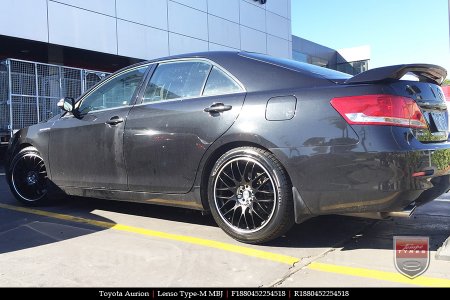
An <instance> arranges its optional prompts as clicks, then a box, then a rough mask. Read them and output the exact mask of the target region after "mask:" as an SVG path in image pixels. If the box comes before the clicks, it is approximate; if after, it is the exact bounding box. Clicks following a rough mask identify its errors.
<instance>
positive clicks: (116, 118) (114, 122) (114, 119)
mask: <svg viewBox="0 0 450 300" xmlns="http://www.w3.org/2000/svg"><path fill="white" fill-rule="evenodd" d="M123 121H124V120H123V118H121V117H119V116H114V117H112V118H111V119H109V121H106V122H105V123H106V124H108V125H111V126H116V125H117V124H120V123H123Z"/></svg>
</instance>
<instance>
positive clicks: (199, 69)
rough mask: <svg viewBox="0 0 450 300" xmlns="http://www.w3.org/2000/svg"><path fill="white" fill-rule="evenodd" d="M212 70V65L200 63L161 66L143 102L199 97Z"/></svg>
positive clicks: (188, 62)
mask: <svg viewBox="0 0 450 300" xmlns="http://www.w3.org/2000/svg"><path fill="white" fill-rule="evenodd" d="M210 70H211V65H210V64H208V63H205V62H199V61H180V62H170V63H163V64H160V65H158V67H157V68H156V70H155V72H154V74H153V76H152V78H151V79H150V82H149V83H148V85H147V88H146V89H145V93H144V101H143V102H144V103H148V102H155V101H164V100H173V99H178V98H190V97H198V96H200V95H201V93H202V88H203V86H204V84H205V81H206V77H207V76H208V74H209V72H210Z"/></svg>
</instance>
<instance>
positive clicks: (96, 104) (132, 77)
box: [78, 66, 147, 114]
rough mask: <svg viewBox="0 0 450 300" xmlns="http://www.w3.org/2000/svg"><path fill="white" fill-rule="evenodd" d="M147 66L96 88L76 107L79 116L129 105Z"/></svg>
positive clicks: (124, 73)
mask: <svg viewBox="0 0 450 300" xmlns="http://www.w3.org/2000/svg"><path fill="white" fill-rule="evenodd" d="M146 70H147V66H143V67H139V68H136V69H132V70H128V71H125V72H123V73H121V74H119V75H118V76H116V77H114V78H112V79H110V80H108V81H107V82H105V83H104V84H102V85H100V86H99V87H97V88H96V89H95V90H94V91H93V92H91V93H90V94H89V95H88V96H87V97H86V98H84V99H83V100H82V102H81V104H80V106H79V107H78V111H79V113H80V114H86V113H88V112H90V111H96V110H102V109H110V108H116V107H122V106H127V105H130V103H131V101H132V100H133V99H132V98H133V95H134V92H135V91H136V89H137V87H138V86H139V84H140V83H141V81H142V80H143V78H144V75H145V71H146Z"/></svg>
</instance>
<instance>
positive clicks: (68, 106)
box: [57, 97, 75, 112]
mask: <svg viewBox="0 0 450 300" xmlns="http://www.w3.org/2000/svg"><path fill="white" fill-rule="evenodd" d="M57 105H58V107H59V108H60V109H62V110H63V111H66V112H72V111H73V109H74V107H75V99H73V98H70V97H65V98H62V99H61V100H59V101H58V104H57Z"/></svg>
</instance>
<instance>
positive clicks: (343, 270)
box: [0, 203, 450, 287]
mask: <svg viewBox="0 0 450 300" xmlns="http://www.w3.org/2000/svg"><path fill="white" fill-rule="evenodd" d="M0 208H4V209H8V210H13V211H18V212H24V213H29V214H34V215H39V216H44V217H49V218H54V219H59V220H64V221H70V222H76V223H82V224H88V225H94V226H97V227H101V228H108V229H114V230H117V231H123V232H130V233H136V234H140V235H145V236H151V237H157V238H162V239H167V240H173V241H178V242H183V243H187V244H193V245H199V246H204V247H209V248H215V249H220V250H223V251H228V252H233V253H238V254H242V255H247V256H251V257H256V258H260V259H264V260H269V261H273V262H279V263H283V264H288V265H291V266H292V265H293V264H294V263H296V262H299V261H300V260H301V259H300V258H296V257H292V256H288V255H282V254H276V253H272V252H267V251H262V250H258V249H253V248H249V247H245V246H238V245H233V244H228V243H222V242H217V241H212V240H207V239H202V238H197V237H191V236H185V235H178V234H172V233H166V232H161V231H154V230H150V229H145V228H139V227H134V226H128V225H123V224H116V223H113V222H104V221H96V220H92V219H86V218H80V217H75V216H71V215H66V214H59V213H53V212H49V211H44V210H38V209H32V208H27V207H20V206H14V205H8V204H1V203H0ZM307 268H308V269H310V270H314V271H321V272H327V273H334V274H341V275H349V276H356V277H363V278H369V279H376V280H383V281H390V282H395V283H406V284H413V285H420V286H428V287H450V280H449V279H444V278H432V277H424V276H420V277H417V278H414V279H409V278H406V277H405V276H403V275H401V274H399V273H392V272H386V271H377V270H371V269H364V268H355V267H347V266H339V265H334V264H325V263H318V262H312V263H311V264H309V265H308V266H307Z"/></svg>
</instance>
